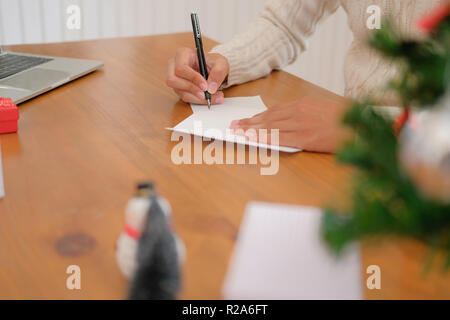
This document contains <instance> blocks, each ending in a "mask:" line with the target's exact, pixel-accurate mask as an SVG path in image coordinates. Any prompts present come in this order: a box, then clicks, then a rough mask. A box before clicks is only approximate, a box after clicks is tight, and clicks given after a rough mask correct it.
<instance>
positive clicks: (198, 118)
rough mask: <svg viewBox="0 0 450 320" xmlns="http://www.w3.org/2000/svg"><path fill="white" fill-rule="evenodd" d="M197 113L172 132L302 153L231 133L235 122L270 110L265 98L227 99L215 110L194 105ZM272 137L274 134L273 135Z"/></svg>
mask: <svg viewBox="0 0 450 320" xmlns="http://www.w3.org/2000/svg"><path fill="white" fill-rule="evenodd" d="M191 108H192V111H193V112H194V113H193V114H192V115H191V116H190V117H188V118H186V119H185V120H183V121H182V122H180V123H179V124H178V125H176V126H175V127H173V128H168V129H169V130H173V131H177V132H182V133H188V134H193V135H197V136H202V137H204V138H208V139H217V140H223V141H229V142H234V143H239V144H247V145H249V146H254V147H260V148H265V149H272V150H278V151H283V152H291V153H292V152H299V151H301V150H300V149H296V148H290V147H283V146H276V145H268V144H264V143H259V142H254V141H248V140H247V139H246V138H245V137H243V136H239V135H235V134H230V133H229V132H228V129H229V128H230V125H231V122H232V121H233V120H239V119H243V118H250V117H253V116H254V115H256V114H258V113H261V112H264V111H266V110H267V107H266V106H265V105H264V103H263V101H262V100H261V97H259V96H256V97H239V98H225V101H224V102H223V103H222V104H220V105H212V106H211V110H209V109H208V107H206V106H204V105H194V104H192V105H191ZM269 134H270V132H269Z"/></svg>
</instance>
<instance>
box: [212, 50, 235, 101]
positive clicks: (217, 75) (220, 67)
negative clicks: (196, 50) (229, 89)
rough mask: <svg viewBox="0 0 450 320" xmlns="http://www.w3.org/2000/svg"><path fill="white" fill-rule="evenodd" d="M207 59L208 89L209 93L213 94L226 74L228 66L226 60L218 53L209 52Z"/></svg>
mask: <svg viewBox="0 0 450 320" xmlns="http://www.w3.org/2000/svg"><path fill="white" fill-rule="evenodd" d="M207 60H209V61H208V62H209V65H210V69H209V76H208V91H209V93H211V94H214V93H216V92H217V90H218V89H219V87H220V86H221V85H222V83H223V82H224V81H225V78H226V77H227V76H228V73H229V70H230V66H229V64H228V60H227V59H226V58H225V57H224V56H222V55H220V54H214V53H213V54H209V55H208V56H207Z"/></svg>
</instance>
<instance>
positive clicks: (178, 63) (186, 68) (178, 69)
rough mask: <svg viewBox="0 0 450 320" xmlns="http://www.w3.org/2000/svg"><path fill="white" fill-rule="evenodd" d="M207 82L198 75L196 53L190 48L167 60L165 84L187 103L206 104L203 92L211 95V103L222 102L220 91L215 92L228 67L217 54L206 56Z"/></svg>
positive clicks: (222, 57) (224, 59) (222, 96)
mask: <svg viewBox="0 0 450 320" xmlns="http://www.w3.org/2000/svg"><path fill="white" fill-rule="evenodd" d="M206 64H207V68H208V73H209V77H208V81H206V80H205V79H204V78H203V76H202V75H201V74H200V73H199V67H198V58H197V51H196V50H193V49H190V48H181V49H178V51H177V53H176V55H175V58H172V59H170V60H169V68H168V73H167V79H166V83H167V85H168V86H169V87H171V88H173V90H174V91H175V92H176V94H178V96H180V98H181V100H183V101H184V102H188V103H195V104H207V102H206V99H205V91H208V92H209V93H210V94H211V103H213V104H221V103H222V102H223V101H224V95H223V92H222V91H217V90H218V89H219V87H220V86H221V85H222V83H223V82H224V81H225V79H226V78H227V76H228V73H229V71H230V66H229V64H228V60H227V58H225V57H224V56H222V55H221V54H218V53H210V54H207V55H206Z"/></svg>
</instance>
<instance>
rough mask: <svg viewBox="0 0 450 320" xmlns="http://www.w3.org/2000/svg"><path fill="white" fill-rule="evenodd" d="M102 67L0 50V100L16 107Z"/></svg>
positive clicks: (69, 59)
mask: <svg viewBox="0 0 450 320" xmlns="http://www.w3.org/2000/svg"><path fill="white" fill-rule="evenodd" d="M102 66H103V62H100V61H94V60H81V59H72V58H61V57H49V56H41V55H34V54H24V53H16V52H4V51H2V50H1V48H0V97H8V98H11V99H12V100H13V101H14V102H15V103H16V104H19V103H21V102H24V101H26V100H28V99H31V98H33V97H35V96H37V95H40V94H41V93H44V92H46V91H49V90H52V89H54V88H56V87H58V86H60V85H63V84H64V83H67V82H69V81H72V80H74V79H77V78H79V77H81V76H84V75H86V74H88V73H90V72H92V71H95V70H97V69H99V68H101V67H102Z"/></svg>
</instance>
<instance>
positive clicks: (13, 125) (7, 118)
mask: <svg viewBox="0 0 450 320" xmlns="http://www.w3.org/2000/svg"><path fill="white" fill-rule="evenodd" d="M18 120H19V109H18V108H17V106H16V105H15V104H14V102H13V101H12V100H11V99H10V98H0V133H10V132H17V121H18Z"/></svg>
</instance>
